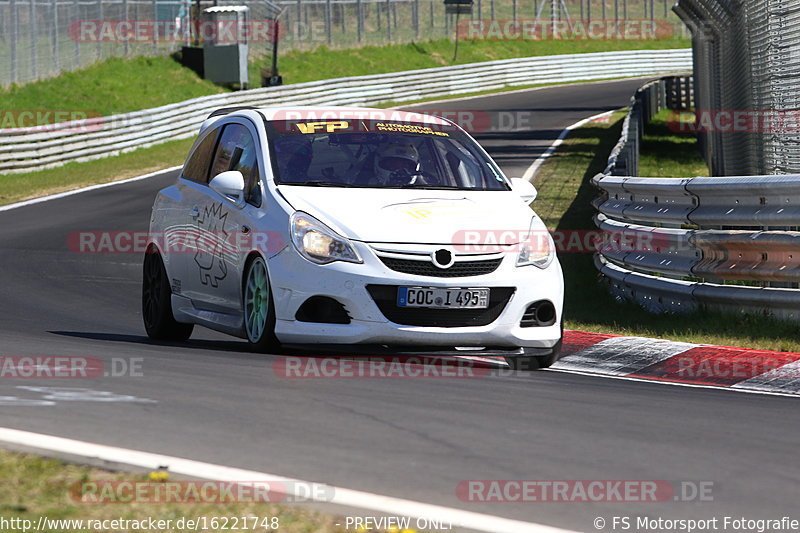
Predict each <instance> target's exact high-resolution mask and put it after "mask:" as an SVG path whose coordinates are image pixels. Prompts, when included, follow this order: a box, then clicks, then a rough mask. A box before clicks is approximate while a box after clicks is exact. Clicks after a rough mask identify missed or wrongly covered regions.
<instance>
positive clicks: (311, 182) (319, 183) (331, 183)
mask: <svg viewBox="0 0 800 533" xmlns="http://www.w3.org/2000/svg"><path fill="white" fill-rule="evenodd" d="M281 185H300V186H304V187H350V184H349V183H342V182H341V181H325V180H308V181H287V182H284V183H281Z"/></svg>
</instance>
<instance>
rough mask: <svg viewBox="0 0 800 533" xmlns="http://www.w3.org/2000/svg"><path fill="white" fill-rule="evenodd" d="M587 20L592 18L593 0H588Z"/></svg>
mask: <svg viewBox="0 0 800 533" xmlns="http://www.w3.org/2000/svg"><path fill="white" fill-rule="evenodd" d="M586 20H588V21H591V20H592V0H586Z"/></svg>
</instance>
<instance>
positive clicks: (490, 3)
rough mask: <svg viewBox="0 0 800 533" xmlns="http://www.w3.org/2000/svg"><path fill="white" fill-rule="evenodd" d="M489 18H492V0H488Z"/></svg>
mask: <svg viewBox="0 0 800 533" xmlns="http://www.w3.org/2000/svg"><path fill="white" fill-rule="evenodd" d="M489 18H490V19H491V20H494V0H489Z"/></svg>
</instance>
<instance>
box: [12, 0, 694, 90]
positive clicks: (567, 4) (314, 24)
mask: <svg viewBox="0 0 800 533" xmlns="http://www.w3.org/2000/svg"><path fill="white" fill-rule="evenodd" d="M217 4H219V5H233V4H238V5H246V6H248V7H249V17H250V20H252V21H274V20H276V19H277V20H279V21H280V26H279V31H278V37H279V39H280V45H279V46H280V49H281V50H292V49H301V50H302V49H312V48H316V47H318V46H323V45H324V46H328V47H331V48H347V47H354V46H363V45H382V44H387V43H407V42H415V41H427V40H431V39H441V38H453V37H454V36H455V33H456V27H457V26H458V31H459V36H460V37H462V38H475V37H482V38H498V39H506V38H523V39H524V38H532V39H542V38H561V39H569V38H577V39H609V38H618V39H630V38H632V39H637V38H638V39H648V38H650V35H648V34H647V31H648V30H647V28H646V27H645V28H644V29H642V28H643V26H642V25H641V23H642V22H643V21H645V22H647V21H649V22H653V21H658V24H662V23H666V25H667V27H668V28H669V29H668V30H667V31H668V32H670V33H673V34H674V33H679V32H683V28H684V26H683V24H682V23H681V22H680V20H679V19H678V17H677V16H675V14H674V13H672V12H671V11H670V10H669V9H668V1H667V0H474V5H473V10H472V14H471V15H461V16H460V18H456V17H457V16H456V15H452V14H446V13H445V7H444V3H443V1H442V0H279V1H269V0H218V1H209V0H202V1H197V0H0V86H6V85H9V84H11V83H18V84H19V83H26V82H29V81H33V80H37V79H42V78H47V77H50V76H54V75H56V74H58V73H59V72H62V71H69V70H75V69H78V68H81V67H84V66H87V65H89V64H91V63H94V62H96V61H99V60H103V59H107V58H110V57H130V56H135V55H155V54H169V53H171V52H174V51H176V50H178V49H179V48H180V46H181V45H184V44H194V43H196V42H197V39H196V37H197V33H198V32H197V27H196V24H197V22H196V21H197V20H199V19H200V17H201V15H200V12H201V10H202V9H203V8H206V7H210V6H212V5H217ZM637 23H640V24H639V26H636V24H637ZM626 24H627V26H626ZM631 24H633V26H630V25H631ZM629 26H630V27H629ZM631 27H632V28H633V30H631ZM659 28H660V29H663V26H662V25H660V26H659ZM493 31H494V32H496V33H492V32H493ZM526 32H527V34H526ZM643 33H644V35H643ZM610 34H611V35H610ZM526 35H527V37H526ZM653 37H655V34H653ZM249 44H250V54H251V57H252V58H258V57H259V56H264V55H266V54H268V53H270V52H271V50H272V39H271V38H262V39H253V40H251V42H250V43H249Z"/></svg>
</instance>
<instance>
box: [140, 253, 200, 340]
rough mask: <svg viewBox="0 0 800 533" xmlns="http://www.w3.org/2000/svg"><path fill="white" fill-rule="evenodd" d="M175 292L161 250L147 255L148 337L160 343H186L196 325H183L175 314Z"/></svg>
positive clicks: (144, 284)
mask: <svg viewBox="0 0 800 533" xmlns="http://www.w3.org/2000/svg"><path fill="white" fill-rule="evenodd" d="M171 296H172V289H171V288H170V284H169V279H168V278H167V270H166V269H165V268H164V261H163V260H162V259H161V254H160V253H158V251H157V250H154V249H151V250H148V251H147V253H146V254H144V264H143V268H142V320H143V321H144V329H145V330H146V331H147V336H148V337H150V338H151V339H154V340H160V341H185V340H186V339H188V338H189V336H190V335H191V334H192V330H193V329H194V324H183V323H181V322H178V321H176V320H175V317H174V316H173V314H172V302H171V301H170V297H171Z"/></svg>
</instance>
